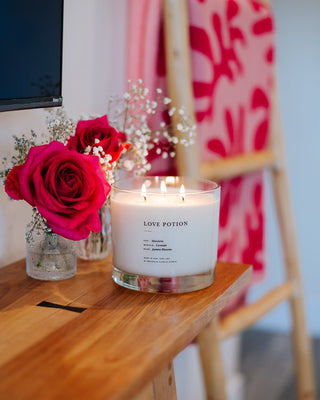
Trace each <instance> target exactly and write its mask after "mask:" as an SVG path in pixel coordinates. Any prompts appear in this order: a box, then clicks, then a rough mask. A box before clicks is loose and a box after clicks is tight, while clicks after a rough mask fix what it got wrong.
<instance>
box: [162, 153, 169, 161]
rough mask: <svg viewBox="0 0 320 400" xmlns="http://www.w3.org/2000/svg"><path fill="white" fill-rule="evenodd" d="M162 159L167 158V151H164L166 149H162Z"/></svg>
mask: <svg viewBox="0 0 320 400" xmlns="http://www.w3.org/2000/svg"><path fill="white" fill-rule="evenodd" d="M161 157H162V158H163V159H164V160H165V159H166V158H168V153H167V152H166V151H164V152H163V153H162V156H161Z"/></svg>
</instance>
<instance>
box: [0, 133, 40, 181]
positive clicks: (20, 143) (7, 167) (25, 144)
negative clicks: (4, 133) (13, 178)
mask: <svg viewBox="0 0 320 400" xmlns="http://www.w3.org/2000/svg"><path fill="white" fill-rule="evenodd" d="M12 137H13V141H14V147H13V148H14V150H15V154H14V155H13V156H10V157H9V156H2V161H1V164H2V169H1V170H0V179H1V184H2V185H4V183H5V180H6V178H7V176H8V174H9V172H10V171H11V169H12V168H13V167H14V166H16V165H20V164H23V163H24V162H25V161H26V159H27V155H28V153H29V150H30V149H31V147H33V146H36V141H37V134H36V133H35V131H33V130H31V134H30V137H27V136H26V135H25V134H22V135H21V136H20V137H19V136H16V135H13V136H12Z"/></svg>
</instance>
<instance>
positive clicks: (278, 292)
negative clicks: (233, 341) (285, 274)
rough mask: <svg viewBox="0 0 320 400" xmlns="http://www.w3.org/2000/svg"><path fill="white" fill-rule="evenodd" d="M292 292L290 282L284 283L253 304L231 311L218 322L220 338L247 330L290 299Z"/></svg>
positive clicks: (292, 285)
mask: <svg viewBox="0 0 320 400" xmlns="http://www.w3.org/2000/svg"><path fill="white" fill-rule="evenodd" d="M293 292H294V284H293V283H292V282H286V283H283V284H282V285H280V286H278V287H276V288H275V289H273V290H271V291H270V292H268V294H266V295H265V296H263V297H261V299H259V300H257V301H255V302H254V303H252V304H248V305H245V306H243V307H240V308H239V309H238V310H236V311H233V312H232V313H231V314H230V315H227V316H226V317H225V318H223V319H222V320H221V321H220V338H221V339H225V338H227V337H228V336H230V335H233V334H235V333H237V332H240V331H242V330H243V329H246V328H248V327H249V326H250V325H252V324H254V323H255V322H256V321H258V319H259V318H261V317H262V316H263V315H265V314H266V313H267V312H269V311H271V310H272V309H273V308H274V307H276V306H277V305H278V304H280V303H281V302H282V301H284V300H288V299H290V297H291V296H292V295H293Z"/></svg>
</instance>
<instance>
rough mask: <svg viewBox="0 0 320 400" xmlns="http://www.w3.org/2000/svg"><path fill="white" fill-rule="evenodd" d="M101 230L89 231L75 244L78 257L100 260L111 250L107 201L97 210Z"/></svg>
mask: <svg viewBox="0 0 320 400" xmlns="http://www.w3.org/2000/svg"><path fill="white" fill-rule="evenodd" d="M99 217H100V221H101V231H100V232H91V233H90V235H89V236H88V237H87V238H86V239H83V240H79V242H78V244H77V247H78V249H77V253H78V257H79V258H82V259H83V260H101V259H103V258H106V257H107V255H108V254H109V253H110V250H111V215H110V205H109V202H107V203H106V204H104V205H103V206H102V207H101V209H100V210H99Z"/></svg>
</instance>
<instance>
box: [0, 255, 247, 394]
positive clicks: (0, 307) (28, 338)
mask: <svg viewBox="0 0 320 400" xmlns="http://www.w3.org/2000/svg"><path fill="white" fill-rule="evenodd" d="M250 276H251V267H249V266H247V265H243V264H231V263H221V262H218V263H217V268H216V278H215V282H214V284H213V285H211V286H210V287H209V288H206V289H203V290H200V291H197V292H192V293H185V294H150V293H140V292H135V291H131V290H128V289H125V288H122V287H120V286H118V285H116V284H115V283H114V282H113V281H112V260H111V257H108V258H107V259H106V260H101V261H91V262H90V261H81V260H79V261H78V272H77V274H76V276H75V277H74V278H72V279H68V280H65V281H60V282H43V281H37V280H34V279H32V278H29V277H27V276H26V274H25V260H21V261H19V262H16V263H14V264H11V265H9V266H7V267H5V268H2V269H0V398H1V399H32V400H35V399H46V400H47V399H59V400H61V399H75V398H76V399H93V400H94V399H110V400H111V399H115V400H118V399H119V400H121V399H123V400H128V399H130V398H132V397H134V395H136V394H138V393H139V391H140V390H141V389H143V388H144V387H145V385H146V384H147V383H148V382H149V381H151V380H152V379H153V378H154V377H156V376H157V375H158V374H159V373H160V371H162V370H163V369H164V368H165V367H166V366H167V365H168V364H169V363H170V362H171V360H172V359H173V358H174V357H175V356H176V355H177V354H178V353H179V352H180V351H181V350H182V349H183V348H185V347H186V346H187V345H188V344H189V343H190V342H191V341H192V340H193V339H194V338H195V337H196V336H197V335H198V334H199V332H200V331H201V330H202V329H203V328H204V327H205V326H206V325H207V324H208V323H209V322H210V321H211V320H212V319H213V318H214V316H216V315H217V313H218V312H219V311H220V310H221V309H222V308H223V307H224V306H225V305H226V304H227V303H228V302H229V301H230V300H231V299H232V298H233V297H234V296H235V295H236V294H237V292H238V291H239V290H241V289H242V288H243V287H244V286H245V285H247V283H248V282H249V279H250ZM43 301H46V302H51V303H54V304H57V305H59V306H73V307H81V308H85V311H83V312H74V311H70V310H65V309H62V308H47V307H41V306H38V304H39V303H41V302H43ZM79 311H81V310H79Z"/></svg>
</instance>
